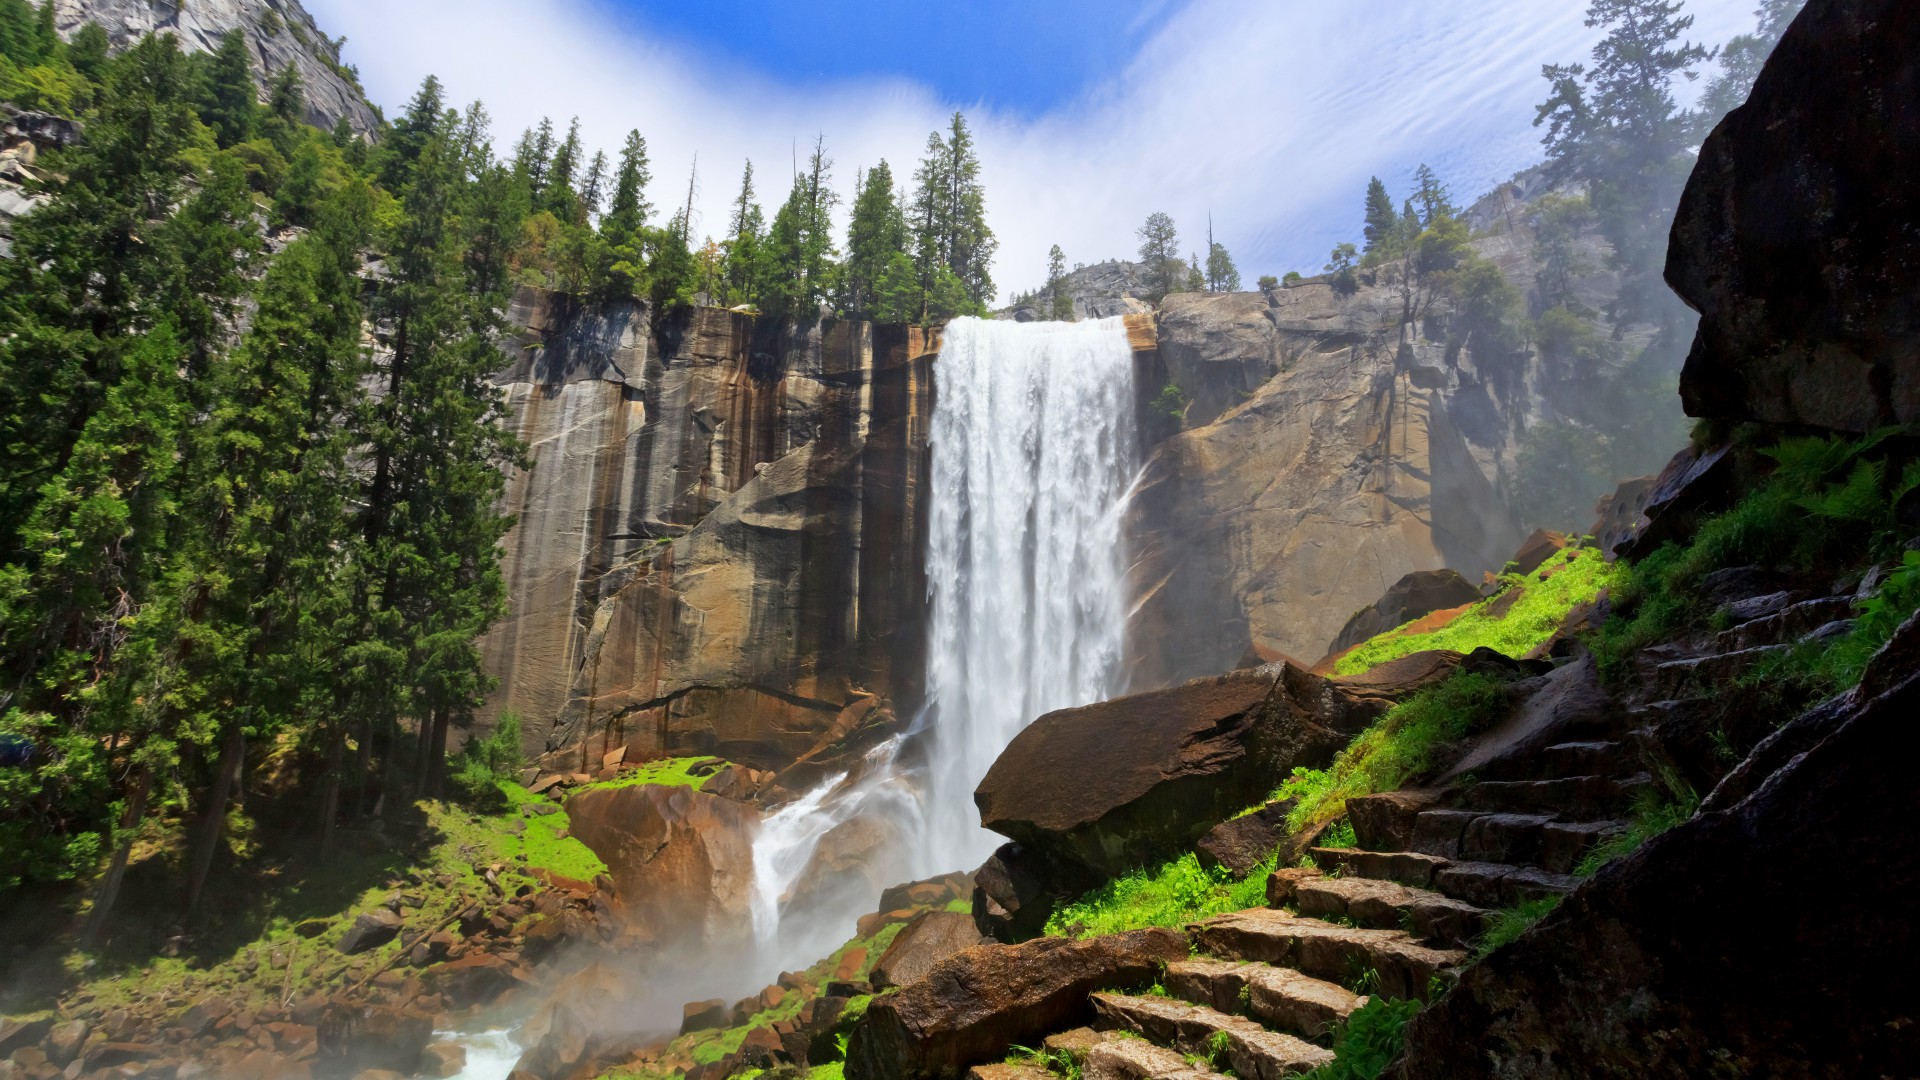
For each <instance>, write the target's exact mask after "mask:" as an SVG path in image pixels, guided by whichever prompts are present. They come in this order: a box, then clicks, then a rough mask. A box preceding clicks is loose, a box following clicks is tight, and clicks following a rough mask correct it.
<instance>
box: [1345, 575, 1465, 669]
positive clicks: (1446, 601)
mask: <svg viewBox="0 0 1920 1080" xmlns="http://www.w3.org/2000/svg"><path fill="white" fill-rule="evenodd" d="M1479 602H1480V590H1479V589H1478V588H1477V587H1476V586H1475V585H1474V584H1473V582H1471V581H1468V580H1467V579H1466V578H1464V577H1461V576H1460V574H1459V573H1458V572H1457V571H1453V570H1415V571H1414V572H1413V573H1411V574H1408V575H1407V576H1405V577H1403V578H1401V579H1400V580H1399V581H1396V582H1394V583H1393V587H1392V588H1389V589H1388V590H1387V592H1386V595H1384V596H1382V597H1381V598H1380V599H1378V600H1376V601H1374V602H1373V604H1372V606H1370V607H1364V608H1361V609H1360V610H1359V611H1356V612H1354V614H1353V618H1351V619H1348V620H1347V625H1345V626H1343V627H1341V628H1340V635H1339V636H1338V637H1336V638H1334V639H1333V642H1332V644H1330V645H1328V646H1327V653H1328V654H1329V655H1331V654H1333V653H1339V652H1345V651H1346V650H1348V649H1351V648H1353V647H1354V646H1355V645H1358V644H1360V643H1361V642H1363V641H1367V640H1368V639H1370V638H1374V637H1378V636H1379V635H1381V634H1384V633H1386V632H1387V631H1389V630H1393V629H1396V628H1398V627H1402V626H1405V625H1406V624H1408V623H1410V622H1412V621H1413V620H1415V619H1418V618H1422V617H1424V616H1427V615H1431V614H1433V613H1434V612H1436V611H1444V610H1446V609H1447V608H1457V607H1460V606H1462V605H1464V604H1476V603H1479Z"/></svg>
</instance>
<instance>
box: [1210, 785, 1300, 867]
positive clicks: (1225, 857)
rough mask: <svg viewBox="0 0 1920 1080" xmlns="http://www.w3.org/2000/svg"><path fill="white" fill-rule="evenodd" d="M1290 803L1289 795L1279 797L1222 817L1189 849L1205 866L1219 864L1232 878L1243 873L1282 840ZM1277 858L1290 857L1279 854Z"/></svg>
mask: <svg viewBox="0 0 1920 1080" xmlns="http://www.w3.org/2000/svg"><path fill="white" fill-rule="evenodd" d="M1293 805H1294V800H1292V799H1280V800H1276V801H1274V802H1269V803H1267V804H1266V805H1265V806H1262V807H1261V808H1260V809H1258V810H1255V811H1254V812H1253V813H1251V814H1247V815H1244V816H1242V817H1237V818H1232V819H1229V820H1227V821H1223V822H1221V823H1220V824H1218V825H1215V826H1214V827H1213V828H1211V829H1208V830H1207V834H1206V835H1205V836H1202V837H1201V838H1200V840H1199V842H1198V843H1196V844H1194V845H1193V853H1194V855H1196V856H1198V857H1199V859H1200V865H1202V866H1204V867H1207V868H1208V869H1213V868H1215V867H1219V868H1221V869H1224V870H1226V871H1227V872H1228V873H1229V874H1232V875H1233V876H1234V877H1235V878H1243V877H1246V876H1247V874H1248V873H1249V872H1251V871H1252V870H1253V868H1254V867H1256V866H1259V865H1260V864H1261V863H1263V862H1265V861H1266V859H1267V856H1269V855H1271V854H1273V853H1274V851H1276V850H1278V849H1279V848H1280V847H1281V846H1282V845H1284V844H1286V842H1287V838H1288V833H1287V814H1288V813H1289V812H1290V811H1292V810H1293ZM1281 861H1282V862H1292V861H1293V860H1292V859H1287V858H1282V859H1281Z"/></svg>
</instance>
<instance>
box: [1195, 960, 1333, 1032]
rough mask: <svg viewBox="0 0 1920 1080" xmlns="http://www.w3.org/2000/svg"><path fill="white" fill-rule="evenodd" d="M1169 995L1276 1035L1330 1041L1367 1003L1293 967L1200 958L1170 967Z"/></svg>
mask: <svg viewBox="0 0 1920 1080" xmlns="http://www.w3.org/2000/svg"><path fill="white" fill-rule="evenodd" d="M1165 984H1166V987H1167V991H1168V992H1169V993H1171V994H1173V996H1175V997H1177V998H1180V999H1182V1000H1185V1001H1191V1002H1193V1003H1194V1004H1196V1005H1206V1006H1208V1007H1210V1008H1214V1009H1218V1010H1220V1011H1221V1012H1245V1013H1246V1014H1248V1015H1249V1016H1252V1017H1253V1018H1254V1019H1256V1020H1258V1021H1260V1022H1261V1023H1263V1024H1265V1025H1267V1026H1268V1027H1270V1028H1273V1029H1274V1030H1276V1031H1286V1032H1291V1033H1292V1034H1295V1035H1299V1036H1301V1037H1303V1038H1307V1039H1314V1040H1321V1039H1326V1038H1329V1037H1331V1036H1332V1035H1333V1033H1334V1032H1336V1031H1337V1030H1339V1028H1340V1025H1342V1024H1344V1023H1346V1020H1347V1017H1348V1016H1350V1015H1352V1013H1353V1010H1355V1009H1357V1008H1359V1007H1360V1006H1361V1005H1363V1004H1365V1003H1366V1000H1367V999H1366V998H1364V997H1361V996H1360V995H1358V994H1355V993H1354V992H1353V991H1351V990H1348V989H1347V988H1346V987H1344V986H1339V985H1337V984H1334V983H1330V982H1327V981H1325V980H1324V979H1316V978H1313V977H1312V976H1310V975H1302V974H1301V973H1300V972H1298V971H1295V970H1293V969H1292V968H1277V967H1270V966H1268V965H1266V964H1259V963H1252V962H1249V961H1245V960H1215V959H1212V958H1209V957H1195V958H1194V959H1192V960H1177V961H1175V962H1173V963H1171V964H1168V965H1167V974H1166V979H1165Z"/></svg>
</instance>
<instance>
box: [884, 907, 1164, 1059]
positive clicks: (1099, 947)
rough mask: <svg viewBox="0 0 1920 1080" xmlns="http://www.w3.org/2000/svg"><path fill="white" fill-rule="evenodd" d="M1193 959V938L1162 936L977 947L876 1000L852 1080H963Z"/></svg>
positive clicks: (1147, 933) (1146, 933)
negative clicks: (1117, 993) (977, 1067)
mask: <svg viewBox="0 0 1920 1080" xmlns="http://www.w3.org/2000/svg"><path fill="white" fill-rule="evenodd" d="M1186 956H1187V940H1186V938H1185V937H1184V936H1183V935H1181V934H1179V933H1177V932H1175V931H1172V930H1160V929H1153V930H1134V931H1130V932H1128V933H1124V934H1114V935H1111V936H1109V937H1101V938H1092V939H1089V940H1086V941H1070V940H1067V939H1065V938H1041V939H1039V940H1037V941H1030V942H1027V943H1026V944H1024V945H982V946H979V947H977V948H972V949H968V950H967V951H965V952H963V953H960V954H959V955H957V956H954V957H951V958H949V959H947V960H944V961H942V962H941V963H940V964H938V965H936V966H935V967H934V969H933V970H932V971H931V972H930V973H928V975H927V976H926V978H924V979H921V980H920V981H919V982H917V983H914V984H913V985H912V986H909V987H906V988H905V989H903V990H900V991H898V992H896V993H892V994H887V995H885V996H883V997H878V998H875V999H874V1001H873V1004H872V1005H871V1006H869V1007H868V1009H867V1015H866V1018H865V1019H864V1020H862V1021H861V1023H860V1025H859V1026H858V1027H856V1028H855V1029H854V1030H853V1034H852V1036H851V1037H850V1038H849V1039H848V1041H847V1064H846V1074H847V1078H848V1080H918V1078H923V1077H940V1078H947V1077H958V1076H960V1075H961V1074H962V1073H964V1072H965V1071H966V1069H967V1067H968V1066H969V1065H974V1064H978V1063H981V1062H987V1061H998V1060H999V1059H1000V1058H1002V1057H1003V1056H1005V1054H1006V1052H1007V1049H1008V1047H1011V1046H1014V1045H1025V1046H1034V1045H1038V1042H1039V1039H1040V1037H1041V1036H1043V1035H1046V1034H1048V1033H1050V1032H1054V1031H1059V1030H1062V1029H1065V1028H1069V1027H1073V1026H1075V1025H1077V1024H1080V1023H1084V1022H1085V1021H1086V1020H1088V1019H1089V1018H1090V1017H1091V1015H1092V1006H1091V1005H1090V1004H1089V1002H1088V1000H1087V995H1088V994H1089V993H1091V992H1093V991H1095V990H1109V989H1111V990H1126V989H1140V988H1143V987H1146V986H1149V985H1151V984H1152V983H1153V981H1154V980H1155V979H1156V978H1158V977H1159V974H1160V969H1161V968H1162V967H1163V966H1164V965H1166V964H1168V963H1170V962H1172V961H1175V960H1181V959H1185V958H1186Z"/></svg>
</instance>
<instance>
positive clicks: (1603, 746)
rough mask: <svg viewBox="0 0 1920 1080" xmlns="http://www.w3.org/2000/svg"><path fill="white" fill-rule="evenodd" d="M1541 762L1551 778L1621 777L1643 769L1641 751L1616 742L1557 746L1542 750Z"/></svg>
mask: <svg viewBox="0 0 1920 1080" xmlns="http://www.w3.org/2000/svg"><path fill="white" fill-rule="evenodd" d="M1539 760H1540V767H1541V770H1542V772H1543V773H1544V774H1545V775H1548V776H1589V775H1599V776H1620V775H1625V774H1628V773H1635V772H1639V771H1640V768H1641V762H1640V754H1639V752H1638V751H1637V750H1635V749H1634V748H1633V746H1632V745H1630V744H1628V743H1624V742H1614V741H1601V740H1595V741H1591V742H1563V743H1555V744H1553V745H1552V746H1549V747H1547V748H1546V749H1545V750H1542V751H1540V758H1539Z"/></svg>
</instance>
